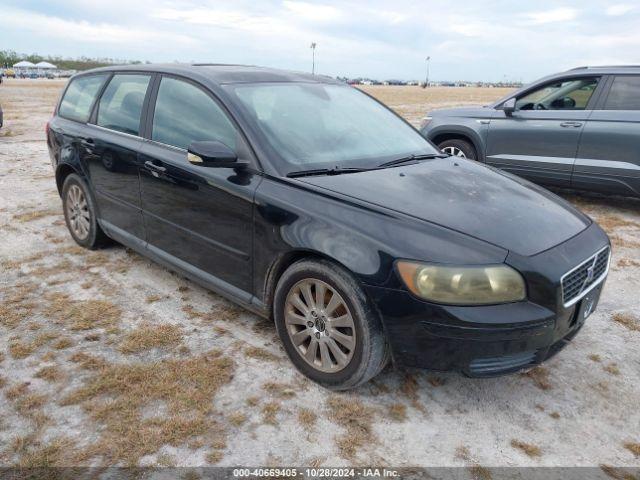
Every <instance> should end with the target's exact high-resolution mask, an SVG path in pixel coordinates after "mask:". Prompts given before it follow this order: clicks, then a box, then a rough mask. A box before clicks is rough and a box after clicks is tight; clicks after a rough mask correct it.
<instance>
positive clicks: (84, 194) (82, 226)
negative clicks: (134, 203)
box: [62, 173, 109, 250]
mask: <svg viewBox="0 0 640 480" xmlns="http://www.w3.org/2000/svg"><path fill="white" fill-rule="evenodd" d="M62 208H63V210H64V220H65V222H66V224H67V228H68V229H69V233H71V237H72V238H73V239H74V240H75V242H76V243H77V244H78V245H80V246H81V247H84V248H88V249H90V250H95V249H97V248H100V247H102V246H104V245H105V244H107V243H108V240H109V239H108V237H107V236H106V235H105V233H104V232H103V231H102V229H101V228H100V225H98V217H97V210H96V206H95V203H94V201H93V197H92V196H91V193H90V192H89V187H88V186H87V184H86V182H85V181H84V180H83V179H82V178H81V177H80V176H79V175H76V174H75V173H72V174H70V175H69V176H68V177H67V178H65V180H64V183H63V185H62Z"/></svg>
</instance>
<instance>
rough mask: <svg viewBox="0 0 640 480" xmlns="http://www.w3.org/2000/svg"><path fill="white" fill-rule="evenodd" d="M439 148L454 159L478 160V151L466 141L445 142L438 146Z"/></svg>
mask: <svg viewBox="0 0 640 480" xmlns="http://www.w3.org/2000/svg"><path fill="white" fill-rule="evenodd" d="M438 148H439V149H440V150H442V151H443V152H444V153H447V154H449V155H451V156H453V157H461V158H468V159H469V160H476V151H475V149H474V148H473V145H471V144H470V143H469V142H467V141H466V140H445V141H444V142H441V143H439V144H438Z"/></svg>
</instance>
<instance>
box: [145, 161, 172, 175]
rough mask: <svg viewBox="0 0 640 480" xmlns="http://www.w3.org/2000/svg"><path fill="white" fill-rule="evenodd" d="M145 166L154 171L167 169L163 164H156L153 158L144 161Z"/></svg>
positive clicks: (161, 171) (162, 171) (160, 171)
mask: <svg viewBox="0 0 640 480" xmlns="http://www.w3.org/2000/svg"><path fill="white" fill-rule="evenodd" d="M144 166H145V167H147V169H148V170H151V171H152V172H159V173H164V172H166V171H167V168H166V167H163V166H161V165H156V164H155V163H153V162H152V161H151V160H147V161H146V162H144Z"/></svg>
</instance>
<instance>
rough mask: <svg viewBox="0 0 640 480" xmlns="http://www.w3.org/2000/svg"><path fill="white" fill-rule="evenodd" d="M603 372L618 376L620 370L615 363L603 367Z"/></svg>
mask: <svg viewBox="0 0 640 480" xmlns="http://www.w3.org/2000/svg"><path fill="white" fill-rule="evenodd" d="M603 368H604V371H605V372H607V373H610V374H611V375H616V376H617V375H620V369H619V368H618V364H617V363H610V364H609V365H607V366H605V367H603Z"/></svg>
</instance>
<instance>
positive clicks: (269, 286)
mask: <svg viewBox="0 0 640 480" xmlns="http://www.w3.org/2000/svg"><path fill="white" fill-rule="evenodd" d="M301 260H317V261H319V260H325V261H327V262H330V263H333V264H335V265H338V266H339V267H341V268H343V269H345V270H346V271H347V272H350V270H349V268H347V267H346V266H345V265H344V264H342V263H341V262H339V261H337V260H336V259H335V258H331V257H330V256H328V255H326V254H324V253H322V252H318V251H314V250H302V249H299V250H292V251H290V252H287V253H284V254H282V255H280V256H279V257H278V258H276V259H275V260H274V261H273V262H272V264H271V266H270V268H269V271H268V273H267V276H266V279H265V282H264V290H263V299H264V300H263V302H264V304H265V307H266V311H267V312H268V313H269V318H271V319H273V301H274V298H275V293H276V286H277V285H278V281H279V280H280V278H281V277H282V274H283V273H284V272H285V271H286V270H287V269H288V268H289V267H290V266H291V265H293V264H294V263H296V262H299V261H301ZM354 277H355V276H354ZM355 278H356V280H357V277H355Z"/></svg>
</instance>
